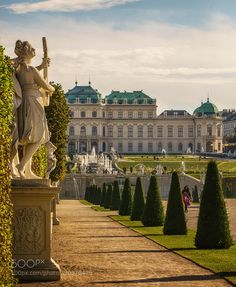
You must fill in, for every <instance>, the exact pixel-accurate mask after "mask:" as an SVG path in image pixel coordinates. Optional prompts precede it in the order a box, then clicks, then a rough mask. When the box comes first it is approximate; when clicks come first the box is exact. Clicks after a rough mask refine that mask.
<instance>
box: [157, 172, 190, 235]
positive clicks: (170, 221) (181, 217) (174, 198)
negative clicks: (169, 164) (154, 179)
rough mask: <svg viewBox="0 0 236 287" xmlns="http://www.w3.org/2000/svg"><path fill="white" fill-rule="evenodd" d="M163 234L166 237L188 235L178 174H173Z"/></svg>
mask: <svg viewBox="0 0 236 287" xmlns="http://www.w3.org/2000/svg"><path fill="white" fill-rule="evenodd" d="M163 233H164V234H166V235H185V234H187V225H186V218H185V213H184V206H183V199H182V193H181V189H180V183H179V177H178V174H177V172H173V173H172V178H171V184H170V192H169V197H168V203H167V210H166V217H165V223H164V228H163Z"/></svg>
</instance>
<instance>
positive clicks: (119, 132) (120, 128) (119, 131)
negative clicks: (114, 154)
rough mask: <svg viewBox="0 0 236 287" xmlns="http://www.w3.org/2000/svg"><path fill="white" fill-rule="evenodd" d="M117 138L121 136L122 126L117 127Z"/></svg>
mask: <svg viewBox="0 0 236 287" xmlns="http://www.w3.org/2000/svg"><path fill="white" fill-rule="evenodd" d="M117 130H118V138H123V127H118V128H117Z"/></svg>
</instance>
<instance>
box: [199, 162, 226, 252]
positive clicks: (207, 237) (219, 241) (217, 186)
mask: <svg viewBox="0 0 236 287" xmlns="http://www.w3.org/2000/svg"><path fill="white" fill-rule="evenodd" d="M231 245H232V238H231V235H230V230H229V221H228V216H227V211H226V207H225V202H224V196H223V192H222V187H221V182H220V177H219V172H218V168H217V164H216V162H215V161H210V162H209V163H208V167H207V173H206V180H205V184H204V188H203V192H202V199H201V204H200V211H199V217H198V225H197V233H196V237H195V246H196V247H197V248H199V249H224V248H229V247H230V246H231Z"/></svg>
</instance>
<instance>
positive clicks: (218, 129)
mask: <svg viewBox="0 0 236 287" xmlns="http://www.w3.org/2000/svg"><path fill="white" fill-rule="evenodd" d="M217 136H218V137H220V136H221V125H218V126H217Z"/></svg>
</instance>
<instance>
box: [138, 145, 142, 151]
mask: <svg viewBox="0 0 236 287" xmlns="http://www.w3.org/2000/svg"><path fill="white" fill-rule="evenodd" d="M142 151H143V143H138V152H142Z"/></svg>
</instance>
